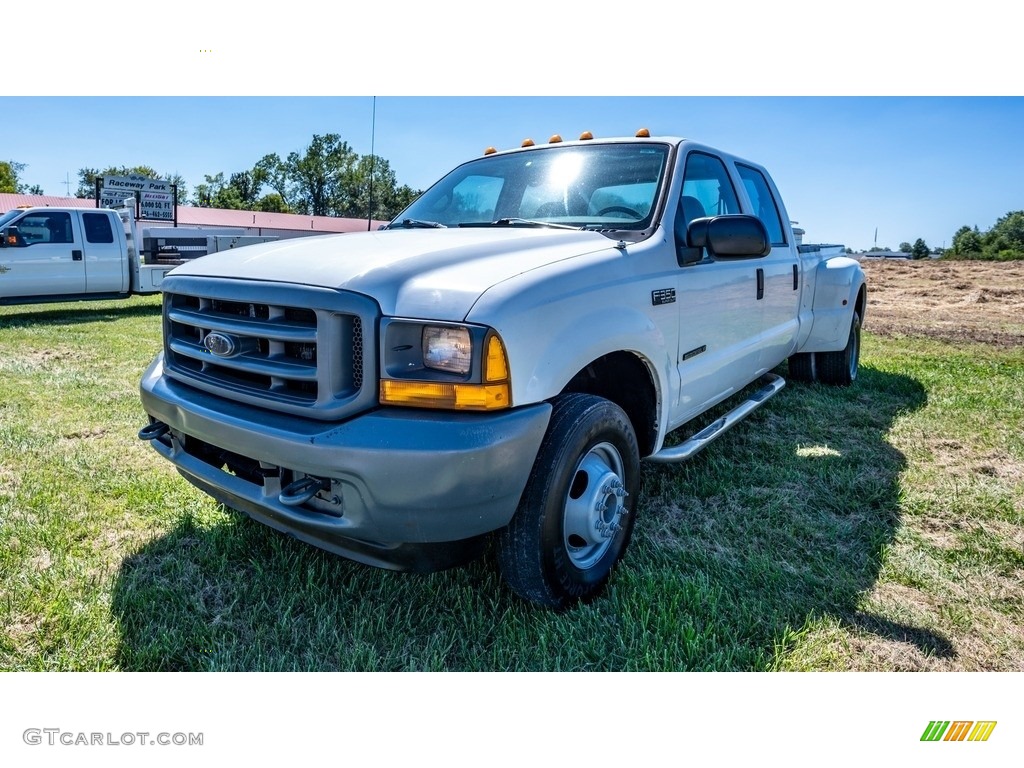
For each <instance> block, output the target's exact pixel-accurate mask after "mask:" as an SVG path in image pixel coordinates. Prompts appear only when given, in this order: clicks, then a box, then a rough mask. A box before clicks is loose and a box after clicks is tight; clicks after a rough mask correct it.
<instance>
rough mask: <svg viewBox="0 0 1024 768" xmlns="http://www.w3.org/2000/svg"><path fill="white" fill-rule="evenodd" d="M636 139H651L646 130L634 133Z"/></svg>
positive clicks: (642, 129)
mask: <svg viewBox="0 0 1024 768" xmlns="http://www.w3.org/2000/svg"><path fill="white" fill-rule="evenodd" d="M636 137H637V138H638V139H649V138H651V132H650V131H648V130H647V129H646V128H641V129H640V130H639V131H637V132H636Z"/></svg>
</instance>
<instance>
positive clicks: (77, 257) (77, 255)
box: [71, 251, 82, 261]
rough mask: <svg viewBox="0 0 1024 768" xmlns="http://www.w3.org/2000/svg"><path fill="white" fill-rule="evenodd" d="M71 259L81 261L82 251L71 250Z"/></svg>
mask: <svg viewBox="0 0 1024 768" xmlns="http://www.w3.org/2000/svg"><path fill="white" fill-rule="evenodd" d="M71 260H72V261H81V260H82V252H81V251H72V252H71Z"/></svg>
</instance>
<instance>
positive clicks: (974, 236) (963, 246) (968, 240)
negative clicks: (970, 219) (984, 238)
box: [950, 226, 981, 256]
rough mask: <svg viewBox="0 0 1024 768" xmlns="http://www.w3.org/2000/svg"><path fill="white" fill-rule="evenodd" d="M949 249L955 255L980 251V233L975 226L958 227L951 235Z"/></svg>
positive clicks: (978, 252) (965, 254)
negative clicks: (951, 241) (951, 240)
mask: <svg viewBox="0 0 1024 768" xmlns="http://www.w3.org/2000/svg"><path fill="white" fill-rule="evenodd" d="M950 251H951V252H952V253H953V254H955V255H957V256H967V255H968V254H980V253H981V233H980V232H979V231H978V228H977V227H974V228H973V229H972V228H971V227H966V226H964V227H960V229H958V230H957V231H956V234H955V235H953V243H952V245H951V246H950Z"/></svg>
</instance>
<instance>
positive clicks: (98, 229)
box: [82, 213, 114, 243]
mask: <svg viewBox="0 0 1024 768" xmlns="http://www.w3.org/2000/svg"><path fill="white" fill-rule="evenodd" d="M82 223H83V224H84V225H85V242H87V243H112V242H114V230H113V229H111V227H110V217H109V216H107V215H106V214H103V213H83V214H82Z"/></svg>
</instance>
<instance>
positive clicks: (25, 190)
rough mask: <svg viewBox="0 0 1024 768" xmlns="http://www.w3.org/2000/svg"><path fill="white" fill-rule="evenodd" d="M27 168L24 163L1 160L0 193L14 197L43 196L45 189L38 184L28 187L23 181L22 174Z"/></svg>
mask: <svg viewBox="0 0 1024 768" xmlns="http://www.w3.org/2000/svg"><path fill="white" fill-rule="evenodd" d="M25 168H26V166H25V164H24V163H16V162H15V161H14V160H0V192H7V193H10V194H14V195H41V194H43V188H42V187H40V186H39V185H38V184H33V185H32V186H28V185H26V184H25V183H24V182H23V181H22V180H21V172H22V171H24V170H25Z"/></svg>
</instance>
